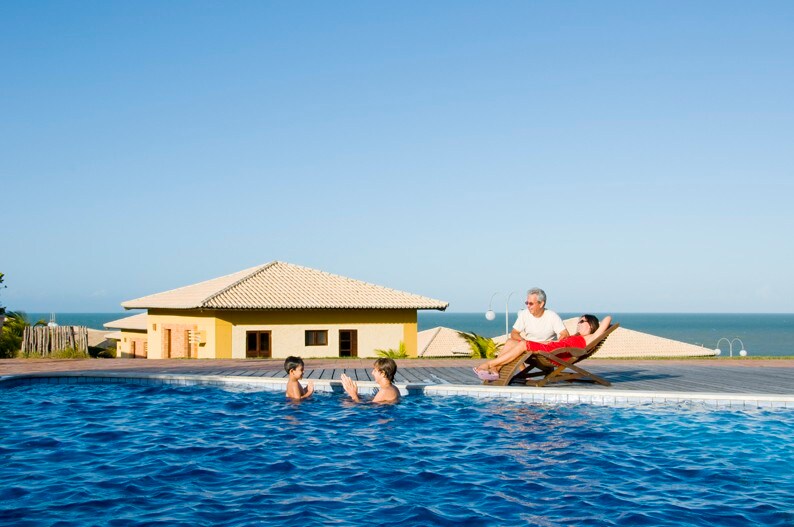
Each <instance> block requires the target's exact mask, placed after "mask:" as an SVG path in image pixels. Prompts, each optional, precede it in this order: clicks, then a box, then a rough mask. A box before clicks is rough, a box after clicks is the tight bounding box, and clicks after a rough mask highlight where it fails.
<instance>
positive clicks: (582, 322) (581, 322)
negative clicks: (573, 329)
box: [579, 320, 587, 324]
mask: <svg viewBox="0 0 794 527" xmlns="http://www.w3.org/2000/svg"><path fill="white" fill-rule="evenodd" d="M579 324H587V321H586V320H580V321H579Z"/></svg>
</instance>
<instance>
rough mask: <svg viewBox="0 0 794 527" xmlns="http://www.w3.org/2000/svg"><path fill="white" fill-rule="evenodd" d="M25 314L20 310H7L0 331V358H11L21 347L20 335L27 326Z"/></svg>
mask: <svg viewBox="0 0 794 527" xmlns="http://www.w3.org/2000/svg"><path fill="white" fill-rule="evenodd" d="M28 325H29V324H28V321H27V319H26V317H25V314H24V313H22V312H20V311H9V312H8V313H6V320H5V323H4V324H3V330H2V331H1V332H0V359H13V358H14V357H16V356H17V353H19V350H20V349H22V335H23V334H24V333H25V327H26V326H28Z"/></svg>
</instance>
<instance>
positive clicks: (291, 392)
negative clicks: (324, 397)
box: [284, 357, 314, 401]
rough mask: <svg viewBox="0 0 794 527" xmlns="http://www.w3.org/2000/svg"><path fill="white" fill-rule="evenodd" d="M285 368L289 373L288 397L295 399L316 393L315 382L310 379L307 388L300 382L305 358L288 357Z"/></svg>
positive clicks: (298, 399)
mask: <svg viewBox="0 0 794 527" xmlns="http://www.w3.org/2000/svg"><path fill="white" fill-rule="evenodd" d="M284 370H286V372H287V375H289V380H288V381H287V397H288V398H289V399H292V400H293V401H300V400H301V399H306V398H307V397H309V396H310V395H311V394H312V393H314V383H313V382H312V381H309V383H308V385H307V386H306V388H304V387H303V386H301V383H300V382H298V381H300V380H301V379H302V378H303V359H301V358H300V357H287V358H286V359H285V360H284Z"/></svg>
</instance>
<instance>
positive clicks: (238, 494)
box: [0, 384, 794, 527]
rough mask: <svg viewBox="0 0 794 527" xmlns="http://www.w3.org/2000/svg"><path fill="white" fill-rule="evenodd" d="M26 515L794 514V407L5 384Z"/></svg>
mask: <svg viewBox="0 0 794 527" xmlns="http://www.w3.org/2000/svg"><path fill="white" fill-rule="evenodd" d="M2 394H3V395H5V396H8V395H12V396H11V397H4V406H3V409H2V412H0V430H2V432H3V437H4V441H3V445H2V446H0V481H1V482H2V485H0V518H2V521H0V523H2V522H9V524H14V525H25V524H30V525H35V524H50V525H65V526H71V525H85V524H103V525H125V526H126V525H135V526H143V525H169V526H171V525H191V526H193V525H221V526H249V525H300V526H303V525H306V524H334V525H384V524H391V525H526V524H531V525H539V526H549V527H557V526H567V525H583V526H587V525H594V526H595V525H599V526H600V525H654V526H664V525H671V526H672V525H676V526H678V525H696V526H701V525H702V526H706V525H709V526H710V525H727V526H730V525H773V526H774V525H781V526H782V525H787V526H790V525H792V524H794V514H793V513H792V511H794V493H792V491H791V490H790V489H792V488H794V466H793V464H792V459H794V440H792V433H791V431H792V429H793V425H794V417H792V413H791V412H790V410H789V411H785V410H784V411H761V410H759V411H723V410H720V411H715V410H713V409H711V410H704V409H701V408H698V407H696V406H692V405H690V406H687V407H666V408H640V409H637V408H631V409H613V408H601V407H592V406H585V405H581V406H562V407H557V406H531V405H520V404H514V403H510V402H505V401H479V400H474V399H467V398H429V397H410V398H406V399H405V400H404V401H403V402H402V403H401V404H400V405H396V406H388V407H376V406H356V405H351V404H349V403H347V402H344V401H343V399H342V398H340V397H339V396H336V395H317V396H315V397H314V398H313V400H310V401H306V402H304V403H301V404H292V403H289V402H287V401H285V400H284V397H283V394H274V393H269V392H260V391H252V390H223V389H219V388H209V387H205V388H201V387H168V386H162V387H156V386H137V385H77V386H74V385H69V386H60V385H43V384H42V385H31V386H20V387H16V388H10V389H8V388H5V389H3V392H2Z"/></svg>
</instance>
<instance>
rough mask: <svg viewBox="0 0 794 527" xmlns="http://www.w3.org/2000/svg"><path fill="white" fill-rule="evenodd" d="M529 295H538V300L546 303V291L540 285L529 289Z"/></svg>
mask: <svg viewBox="0 0 794 527" xmlns="http://www.w3.org/2000/svg"><path fill="white" fill-rule="evenodd" d="M529 295H537V297H538V302H543V303H544V304H545V303H546V291H544V290H543V289H541V288H539V287H533V288H532V289H530V290H529V291H527V296H529Z"/></svg>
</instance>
